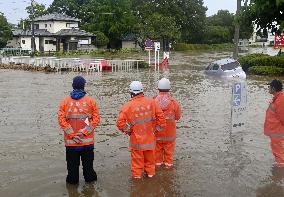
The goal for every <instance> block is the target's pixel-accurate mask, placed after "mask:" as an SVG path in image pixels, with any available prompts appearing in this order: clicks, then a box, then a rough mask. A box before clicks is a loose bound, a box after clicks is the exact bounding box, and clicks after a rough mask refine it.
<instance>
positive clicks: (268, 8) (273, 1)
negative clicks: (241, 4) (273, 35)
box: [249, 0, 284, 32]
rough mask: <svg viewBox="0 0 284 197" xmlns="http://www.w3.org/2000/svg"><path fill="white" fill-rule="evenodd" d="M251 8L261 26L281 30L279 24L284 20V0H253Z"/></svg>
mask: <svg viewBox="0 0 284 197" xmlns="http://www.w3.org/2000/svg"><path fill="white" fill-rule="evenodd" d="M249 9H250V11H251V12H252V14H253V15H254V17H253V18H254V20H255V22H256V24H257V25H258V26H259V27H260V28H262V29H265V28H268V29H271V30H272V31H273V32H277V31H279V30H280V29H279V26H278V25H281V24H283V21H284V15H283V12H284V0H251V4H250V6H249ZM280 28H283V27H280Z"/></svg>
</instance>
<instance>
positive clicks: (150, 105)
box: [116, 94, 166, 177]
mask: <svg viewBox="0 0 284 197" xmlns="http://www.w3.org/2000/svg"><path fill="white" fill-rule="evenodd" d="M165 124H166V120H165V118H164V114H163V112H162V110H161V108H160V106H159V105H158V104H157V103H156V102H155V101H154V100H153V99H151V98H146V97H144V95H143V94H141V95H137V96H135V97H133V98H132V99H130V100H129V101H128V102H126V103H125V104H124V105H123V106H122V108H121V110H120V113H119V115H118V118H117V121H116V125H117V128H118V129H119V130H121V131H123V132H125V133H127V134H129V135H130V144H129V148H130V150H131V173H132V176H133V177H141V175H142V172H143V168H144V170H145V172H146V173H147V175H148V176H149V175H150V176H151V175H154V174H155V155H154V154H155V145H156V142H155V141H156V139H155V132H156V130H157V131H161V130H162V129H163V127H164V126H165Z"/></svg>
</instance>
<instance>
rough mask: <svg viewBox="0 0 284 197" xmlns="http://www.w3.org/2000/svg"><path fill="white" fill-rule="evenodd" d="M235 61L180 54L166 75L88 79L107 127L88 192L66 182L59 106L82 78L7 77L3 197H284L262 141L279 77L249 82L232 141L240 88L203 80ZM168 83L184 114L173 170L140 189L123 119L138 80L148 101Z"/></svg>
mask: <svg viewBox="0 0 284 197" xmlns="http://www.w3.org/2000/svg"><path fill="white" fill-rule="evenodd" d="M230 55H231V54H230V53H221V52H215V53H205V52H204V53H188V54H184V53H175V54H173V57H172V61H173V64H174V65H175V66H172V67H171V68H170V69H169V70H168V71H165V72H160V73H157V72H155V71H153V70H151V69H145V70H139V71H136V70H135V71H132V72H127V73H126V72H117V73H111V72H107V73H95V74H89V75H87V74H82V75H83V76H85V77H86V79H87V85H86V86H87V87H86V90H87V92H88V94H89V95H92V96H94V97H95V99H96V100H97V102H98V104H99V107H100V111H101V117H102V121H101V123H100V125H99V126H98V128H97V130H96V134H95V140H96V143H95V161H94V166H95V170H96V171H97V173H98V181H97V183H95V184H85V183H84V180H83V177H82V173H80V184H79V186H78V187H75V186H70V185H66V184H65V176H66V163H65V149H64V144H63V136H62V132H61V131H60V129H59V128H58V125H57V108H58V103H59V101H60V100H61V99H62V98H63V97H64V95H66V94H68V93H69V91H70V90H71V82H72V78H73V77H74V76H75V75H76V73H64V72H62V73H50V74H45V73H42V72H28V71H16V70H0V76H1V77H0V92H1V93H0V110H1V113H0V116H1V118H0V126H1V127H0V134H1V137H0V150H1V151H0V196H23V197H30V196H32V197H33V196H72V197H73V196H74V197H75V196H102V197H105V196H111V197H112V196H118V197H120V196H132V197H136V196H170V197H172V196H197V197H199V196H200V197H201V196H202V197H215V196H216V197H217V196H218V197H239V196H246V197H250V196H257V197H265V196H270V197H274V196H275V197H281V196H284V185H283V180H284V179H283V178H284V169H279V168H275V169H274V168H272V167H271V166H272V162H273V157H272V154H271V151H270V145H269V143H270V141H269V139H268V138H267V137H265V136H264V135H263V122H264V118H265V110H266V108H267V106H268V102H269V99H270V98H271V96H270V95H269V94H268V88H267V85H266V83H267V81H269V80H271V78H265V77H257V76H248V79H247V83H248V106H247V117H246V119H247V126H246V128H245V129H244V130H243V131H242V132H238V133H233V134H231V130H230V128H231V126H230V114H231V111H230V101H231V83H232V82H231V81H225V80H220V79H214V78H208V77H207V76H206V75H204V74H203V69H204V68H205V66H206V64H207V63H209V62H210V61H212V60H215V59H218V58H220V57H228V56H230ZM162 76H166V77H169V78H170V79H171V81H172V87H173V88H172V94H173V95H174V97H176V98H177V99H178V100H179V101H180V102H181V103H182V109H183V115H182V119H181V121H179V122H178V124H177V127H178V130H177V143H176V152H175V161H174V165H175V168H174V169H173V170H170V171H169V170H163V169H158V170H157V175H156V176H155V177H154V178H152V179H149V178H143V180H139V181H137V180H135V181H133V180H131V178H130V163H129V162H130V153H129V151H128V149H127V146H128V138H127V137H126V136H125V135H124V134H122V133H120V132H119V131H118V130H117V129H116V126H115V120H116V117H117V114H118V110H119V108H120V106H121V105H122V104H123V103H124V102H125V101H126V100H127V99H129V95H128V85H129V83H130V82H131V81H132V80H137V79H138V80H141V81H142V82H143V84H144V89H145V92H146V95H147V96H153V95H154V94H155V93H156V92H157V91H156V84H157V81H158V79H159V78H161V77H162ZM282 80H283V79H282ZM282 179H283V180H282Z"/></svg>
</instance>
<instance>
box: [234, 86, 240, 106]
mask: <svg viewBox="0 0 284 197" xmlns="http://www.w3.org/2000/svg"><path fill="white" fill-rule="evenodd" d="M241 100H242V84H241V83H235V84H234V86H233V105H234V106H240V105H241Z"/></svg>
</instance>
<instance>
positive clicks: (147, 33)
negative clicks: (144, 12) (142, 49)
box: [139, 13, 181, 48]
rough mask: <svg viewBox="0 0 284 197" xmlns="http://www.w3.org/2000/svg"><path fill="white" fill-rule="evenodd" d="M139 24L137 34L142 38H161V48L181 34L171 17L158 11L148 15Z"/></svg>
mask: <svg viewBox="0 0 284 197" xmlns="http://www.w3.org/2000/svg"><path fill="white" fill-rule="evenodd" d="M140 25H141V26H140V31H139V35H140V37H141V38H142V40H145V39H146V38H152V39H155V40H161V41H162V42H163V48H164V47H165V45H168V43H169V42H172V41H174V40H177V39H179V38H180V35H181V33H180V30H179V28H178V27H177V24H176V22H175V19H174V18H173V17H170V16H164V15H162V14H158V13H153V14H152V15H149V16H148V17H147V18H145V19H144V20H143V21H141V23H140Z"/></svg>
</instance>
